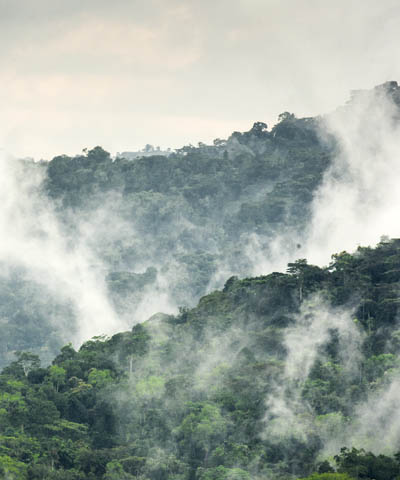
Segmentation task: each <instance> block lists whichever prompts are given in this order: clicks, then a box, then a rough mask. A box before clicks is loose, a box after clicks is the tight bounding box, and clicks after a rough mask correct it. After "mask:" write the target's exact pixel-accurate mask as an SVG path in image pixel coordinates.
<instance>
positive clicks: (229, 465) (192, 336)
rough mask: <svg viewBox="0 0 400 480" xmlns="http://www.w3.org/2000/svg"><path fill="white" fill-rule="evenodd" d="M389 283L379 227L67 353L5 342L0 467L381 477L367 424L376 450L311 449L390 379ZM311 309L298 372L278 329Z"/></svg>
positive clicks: (81, 474)
mask: <svg viewBox="0 0 400 480" xmlns="http://www.w3.org/2000/svg"><path fill="white" fill-rule="evenodd" d="M399 285H400V240H388V239H383V240H382V241H381V243H380V244H379V245H378V246H377V248H375V249H373V248H369V247H368V248H361V247H360V248H359V249H358V251H357V252H356V253H355V254H354V255H351V254H348V253H346V252H342V253H340V254H338V255H334V256H333V257H332V263H331V264H330V266H329V267H327V268H319V267H316V266H312V265H308V264H307V262H306V261H305V260H298V261H297V262H295V263H292V264H290V265H289V267H288V272H287V273H286V274H284V273H273V274H270V275H267V276H262V277H256V278H247V279H244V280H239V279H237V278H235V277H232V278H230V279H229V280H228V281H227V282H226V284H225V287H224V288H223V290H220V291H215V292H213V293H210V294H209V295H207V296H205V297H203V298H201V300H200V301H199V303H198V305H197V306H196V307H195V308H193V309H186V308H182V309H181V311H180V313H179V315H177V316H168V315H161V314H160V315H156V316H154V317H153V318H151V319H149V320H148V321H147V322H145V323H143V324H138V325H135V326H134V327H133V329H132V330H131V331H128V332H123V333H118V334H116V335H114V336H113V337H111V338H108V339H107V338H94V339H92V340H90V341H88V342H86V343H85V344H83V345H82V347H81V348H80V349H79V351H75V350H74V349H73V348H72V347H71V345H66V346H65V347H63V348H62V349H61V352H60V353H59V355H58V356H57V357H56V358H55V359H54V360H53V362H52V364H51V365H50V366H47V367H41V366H40V362H39V359H38V357H37V356H35V355H33V354H30V353H26V352H25V353H19V354H18V355H17V359H16V360H15V361H14V362H13V363H11V364H10V365H9V366H7V367H6V368H4V370H3V371H2V373H1V375H0V470H1V471H2V475H3V477H4V478H13V479H18V480H19V479H21V480H22V479H30V480H33V479H107V480H122V479H133V478H137V479H143V480H144V479H151V480H164V479H165V480H167V479H175V480H178V479H180V480H184V479H188V480H189V479H190V480H195V479H196V480H225V479H240V480H247V479H262V478H299V477H305V476H308V475H311V476H310V480H348V479H349V478H354V479H376V480H391V479H394V478H396V477H398V475H400V463H399V460H400V456H399V455H398V454H396V452H397V451H398V450H399V444H398V443H396V440H395V439H392V440H390V439H389V438H387V439H386V443H385V444H384V443H383V437H380V433H381V432H379V431H374V435H375V436H376V437H377V438H376V440H377V442H378V443H379V447H380V448H386V455H382V454H379V455H378V454H374V453H371V452H369V451H364V450H362V449H359V448H358V449H356V448H353V445H352V444H348V443H343V444H342V445H339V446H338V447H337V449H336V453H330V452H328V451H327V449H326V445H327V442H329V441H330V440H332V437H334V436H336V438H337V439H339V440H343V439H344V441H347V440H348V438H347V440H346V436H345V435H344V436H343V435H342V434H343V432H345V431H346V426H350V427H351V430H353V431H356V429H357V428H359V426H357V425H356V418H357V412H358V411H359V409H360V407H362V406H363V405H364V406H365V405H368V402H369V401H370V399H371V398H375V397H383V396H384V394H385V391H387V390H388V388H389V387H390V385H394V384H395V382H396V379H397V378H398V375H399V373H400V372H399V368H400V357H399V354H400V341H399V339H400V332H399V330H398V322H397V312H398V295H397V292H398V288H399ZM327 311H328V312H329V315H330V317H329V318H330V320H329V323H328V328H327V330H326V335H325V336H322V337H321V338H322V340H321V341H320V342H319V343H318V342H317V343H314V344H312V343H307V345H306V344H304V354H305V355H306V354H307V348H308V349H309V350H310V351H311V350H312V349H314V350H313V351H314V353H315V355H314V356H311V357H307V358H311V359H312V362H311V364H310V366H309V368H308V369H305V372H306V375H304V376H302V375H301V374H299V375H298V376H296V375H295V376H293V375H292V376H290V375H289V374H288V371H287V366H288V362H289V361H290V358H291V355H293V349H292V347H291V345H290V341H289V340H290V338H292V337H293V335H292V334H293V332H296V328H302V322H304V319H306V320H307V319H309V318H311V317H315V318H316V320H317V322H319V323H318V325H319V324H320V323H321V322H322V317H323V316H324V315H325V313H326V312H327ZM343 312H345V317H343V314H344V313H343ZM337 318H345V319H346V320H345V323H343V322H338V321H337ZM346 322H347V323H346ZM349 329H350V330H351V331H353V333H354V335H356V336H357V335H358V337H357V338H359V340H360V341H359V343H358V344H356V343H354V345H353V347H354V349H356V350H357V352H358V356H357V355H355V356H353V357H351V358H350V359H349V358H348V357H346V355H343V351H342V347H343V344H342V343H341V342H342V341H346V338H347V337H346V338H345V335H344V333H345V332H346V331H348V330H349ZM308 334H309V336H310V337H315V336H317V335H320V334H319V333H318V329H316V330H315V331H312V330H311V331H309V332H308ZM291 335H292V336H291ZM302 341H304V342H306V338H303V339H302ZM345 345H346V344H345ZM306 347H307V348H306ZM344 353H346V351H345V352H344ZM304 358H305V357H304ZM304 358H303V357H301V358H300V360H301V359H303V360H304ZM288 379H289V380H291V381H292V382H290V381H288ZM284 382H286V383H285V384H284V387H285V390H284V391H283V393H282V390H279V386H282V385H283V383H284ZM279 392H281V393H279ZM279 395H281V398H282V399H283V400H285V401H286V404H287V405H291V411H292V414H293V421H292V427H293V428H291V429H290V430H289V431H286V432H285V431H283V430H279V429H278V430H277V429H276V428H275V427H276V421H278V422H282V421H283V420H284V417H282V416H281V417H280V416H279V412H278V411H277V410H276V409H275V410H274V409H273V408H272V405H273V400H274V398H276V397H279ZM296 396H298V400H299V405H298V406H296V404H295V403H293V402H292V400H293V399H294V398H295V397H296ZM290 402H292V403H290ZM386 407H387V405H386ZM301 408H303V410H302V409H301ZM379 414H380V412H379V411H377V409H375V410H374V411H373V412H371V415H370V417H368V422H369V421H372V420H373V418H374V417H375V416H376V417H378V416H379ZM389 414H390V412H389ZM358 418H360V417H358ZM293 422H296V424H298V425H300V426H301V429H300V431H299V432H296V428H294V426H295V423H293ZM274 425H275V427H274ZM278 426H279V425H278ZM353 427H354V428H353ZM391 442H392V443H391ZM340 447H343V448H342V449H340ZM7 475H8V476H7Z"/></svg>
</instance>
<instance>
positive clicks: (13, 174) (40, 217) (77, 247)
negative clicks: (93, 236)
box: [0, 155, 126, 345]
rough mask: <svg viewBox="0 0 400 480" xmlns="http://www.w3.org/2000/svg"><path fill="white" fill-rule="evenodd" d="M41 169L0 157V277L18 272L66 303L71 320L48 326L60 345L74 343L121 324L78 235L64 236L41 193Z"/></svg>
mask: <svg viewBox="0 0 400 480" xmlns="http://www.w3.org/2000/svg"><path fill="white" fill-rule="evenodd" d="M44 176H45V171H44V165H41V164H33V163H31V162H24V161H18V160H15V159H13V158H10V157H7V156H4V155H3V156H2V157H1V158H0V191H1V193H0V196H1V209H0V228H1V231H2V232H4V234H3V236H2V237H1V240H0V263H1V265H2V273H1V274H2V276H4V277H5V278H7V275H8V272H9V271H10V270H15V269H18V271H19V272H21V275H22V276H23V277H24V278H25V279H26V280H27V281H29V282H33V283H34V284H37V285H39V286H40V288H42V289H43V295H46V292H47V295H50V296H51V297H53V298H54V299H55V300H56V302H59V303H61V304H66V305H71V306H72V311H73V316H74V318H73V319H70V322H71V323H68V321H67V319H64V323H61V324H56V325H53V328H55V329H57V330H58V334H59V335H60V337H61V338H62V339H63V340H64V341H67V340H68V341H72V342H73V343H74V344H75V345H79V344H80V343H82V342H83V341H84V340H86V339H88V338H90V337H91V336H92V335H94V334H100V333H113V332H115V331H117V330H118V329H121V328H124V327H125V326H126V325H125V324H124V323H123V322H121V321H120V319H118V317H117V316H116V314H115V312H114V310H113V308H112V306H111V304H110V302H109V300H108V298H107V292H106V285H105V281H104V275H102V266H101V264H99V260H98V258H96V256H95V255H94V253H93V251H91V249H90V248H89V247H88V245H87V243H86V242H85V238H84V237H80V238H76V237H70V236H69V235H68V232H67V231H65V230H64V229H63V226H62V225H61V224H60V222H59V221H58V219H57V216H56V214H55V211H54V207H53V205H51V203H50V202H49V201H48V199H46V197H45V196H43V194H42V184H43V179H44Z"/></svg>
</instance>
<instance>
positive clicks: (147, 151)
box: [116, 144, 172, 160]
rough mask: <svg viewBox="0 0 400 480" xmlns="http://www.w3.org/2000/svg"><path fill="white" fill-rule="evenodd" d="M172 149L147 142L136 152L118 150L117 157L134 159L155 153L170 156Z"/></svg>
mask: <svg viewBox="0 0 400 480" xmlns="http://www.w3.org/2000/svg"><path fill="white" fill-rule="evenodd" d="M171 153H172V150H171V149H170V148H167V150H161V148H160V147H155V148H154V147H153V145H150V144H147V145H146V146H145V147H144V148H143V149H142V150H138V151H136V152H117V155H116V157H117V158H126V159H127V160H134V159H135V158H140V157H152V156H154V155H161V156H163V157H168V156H169V155H171Z"/></svg>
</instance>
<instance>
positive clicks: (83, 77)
mask: <svg viewBox="0 0 400 480" xmlns="http://www.w3.org/2000/svg"><path fill="white" fill-rule="evenodd" d="M399 19H400V5H399V4H398V2H397V1H395V0H384V1H381V2H379V4H378V2H375V1H372V0H352V1H348V0H339V1H336V2H334V3H331V2H329V3H328V2H321V1H316V0H296V1H295V2H294V1H287V0H286V1H282V0H279V1H277V0H263V1H261V0H236V1H233V2H232V1H227V0H218V1H217V2H211V1H209V0H205V1H201V2H199V1H197V2H196V1H193V0H185V1H179V0H168V1H161V0H146V1H143V0H132V1H127V0H116V1H114V2H108V1H105V0H86V1H85V2H79V1H76V0H71V1H68V2H62V1H60V0H58V1H54V0H35V1H33V0H15V1H13V2H10V1H8V0H0V38H1V42H0V52H1V57H2V62H1V65H0V79H1V82H2V85H3V88H2V91H1V93H0V99H1V105H2V109H1V115H0V147H2V148H3V149H4V150H6V151H7V152H11V153H12V154H14V155H16V156H22V157H24V156H33V157H35V158H36V159H39V158H51V157H52V156H54V155H56V154H60V153H66V154H76V153H79V152H80V151H81V150H82V149H83V148H85V147H92V146H94V145H98V144H100V145H102V146H103V147H104V148H106V149H108V150H110V151H111V152H113V153H115V152H116V151H123V150H132V149H135V148H139V147H143V145H144V144H145V143H153V144H155V145H160V146H162V147H179V146H182V145H183V144H187V143H190V142H192V143H197V142H198V141H203V142H211V141H212V140H213V139H214V138H216V137H224V136H228V135H229V134H230V133H231V132H232V131H233V130H246V129H248V128H249V127H250V126H251V124H252V123H253V122H254V121H256V120H262V121H266V122H267V123H268V124H269V125H272V124H273V123H274V122H275V121H276V118H277V115H278V114H279V113H281V112H282V111H284V110H291V111H293V112H295V113H296V114H297V115H298V116H311V115H316V114H320V113H324V112H326V111H329V110H330V109H333V108H335V107H336V106H337V105H340V104H342V103H343V102H344V101H345V100H346V99H347V98H348V92H349V90H351V89H353V88H371V87H373V86H374V85H376V84H379V83H382V82H384V81H386V80H388V79H398V78H400V62H399V61H398V58H399V53H400V52H399V46H400V41H399V40H400V31H399V30H398V28H397V27H398V21H399Z"/></svg>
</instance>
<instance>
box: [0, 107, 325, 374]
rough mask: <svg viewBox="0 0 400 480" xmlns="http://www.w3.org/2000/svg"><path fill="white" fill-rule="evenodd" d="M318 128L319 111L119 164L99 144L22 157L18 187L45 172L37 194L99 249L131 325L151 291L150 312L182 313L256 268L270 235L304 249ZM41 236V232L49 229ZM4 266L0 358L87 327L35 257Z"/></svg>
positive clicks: (49, 351)
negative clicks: (36, 266) (33, 264)
mask: <svg viewBox="0 0 400 480" xmlns="http://www.w3.org/2000/svg"><path fill="white" fill-rule="evenodd" d="M318 132H319V130H318V120H317V119H297V118H295V117H294V115H292V114H288V113H285V114H282V115H281V117H280V121H279V123H278V124H277V125H276V126H275V127H273V128H272V129H271V130H268V129H267V127H266V125H265V124H263V123H260V122H258V123H255V124H254V126H253V128H252V129H251V130H249V131H248V132H245V133H239V132H235V133H233V134H232V136H231V137H230V138H229V139H228V140H219V139H218V140H216V141H215V142H214V145H212V146H207V145H203V144H200V145H199V146H198V147H192V146H187V147H183V148H182V149H180V150H178V151H177V152H175V153H173V154H171V155H170V156H168V157H165V156H150V157H143V158H138V159H134V160H126V159H123V158H117V159H114V160H113V159H112V158H111V157H110V155H109V154H108V153H107V152H105V151H104V150H103V149H102V148H100V147H95V148H94V149H92V150H89V151H87V152H84V153H83V154H82V155H78V156H75V157H68V156H65V155H62V156H58V157H56V158H54V159H53V160H52V161H50V162H48V163H46V162H44V163H43V162H42V163H37V164H33V163H29V162H25V163H22V164H21V165H22V167H21V168H22V171H23V172H24V173H23V175H22V178H20V179H19V180H18V182H17V183H18V184H20V183H23V182H24V181H25V178H30V177H32V176H34V175H35V174H36V173H35V171H37V173H38V172H41V174H42V175H43V178H44V179H43V182H42V183H40V184H39V185H38V186H36V187H35V188H36V194H38V195H39V200H38V201H39V202H41V203H42V205H44V207H43V208H44V209H50V210H51V212H52V211H53V209H54V210H55V215H56V216H55V219H54V220H56V221H58V222H59V225H60V232H61V234H62V236H63V242H64V243H65V244H66V245H67V246H68V248H71V249H74V248H78V250H79V248H80V246H81V243H82V242H83V243H84V245H83V247H84V250H85V252H86V251H90V252H91V262H94V263H95V264H96V265H95V266H96V267H99V268H97V273H96V275H97V276H98V283H102V282H103V281H105V284H106V287H107V292H106V296H107V298H108V299H110V301H111V303H112V306H113V308H114V310H115V311H116V314H117V315H118V316H119V317H121V318H124V319H125V322H126V324H128V325H132V324H133V323H135V322H137V321H138V320H140V321H143V320H145V319H146V318H147V317H148V314H147V313H146V312H147V310H146V305H148V304H149V303H150V304H152V303H154V299H155V298H161V297H162V298H164V299H165V302H164V304H161V305H160V306H159V307H158V309H156V310H153V312H156V311H158V310H159V311H163V310H165V308H166V307H165V304H166V303H167V304H171V308H174V309H175V310H176V309H177V307H178V306H186V307H187V306H193V305H195V303H196V302H197V301H198V298H200V296H202V295H204V294H205V293H207V292H208V291H210V290H212V289H214V288H217V287H222V285H223V284H224V282H225V281H226V278H228V277H229V276H231V275H238V276H241V277H243V276H249V275H252V272H253V270H254V268H255V258H254V255H253V252H252V251H251V250H249V245H251V244H252V241H254V240H255V241H256V242H257V245H256V247H254V248H256V249H257V250H258V252H259V254H260V255H265V256H266V257H268V254H269V242H270V241H271V239H273V238H275V237H276V236H277V235H281V234H285V233H288V232H290V236H288V238H290V241H289V242H288V245H287V247H288V248H292V249H294V250H296V245H297V244H299V243H301V241H302V235H303V233H304V229H305V226H306V224H307V221H308V220H309V216H310V212H309V209H310V203H311V201H312V198H313V193H314V192H315V189H316V188H317V187H318V185H319V184H320V182H321V179H322V175H323V173H324V171H325V170H326V168H327V166H328V165H329V162H330V160H331V156H332V154H331V151H332V148H333V147H332V145H328V143H327V142H326V141H322V140H320V139H319V136H318V135H319V133H318ZM30 195H31V194H30V193H29V192H28V198H27V202H28V201H29V198H30ZM34 214H35V212H32V215H34ZM37 228H40V225H39V227H37ZM52 228H53V227H52V226H51V225H50V227H49V229H50V230H51V229H52ZM88 232H89V233H88ZM34 234H35V235H38V236H39V237H40V235H42V237H43V238H44V239H45V238H46V235H48V232H46V231H45V232H43V233H41V232H40V231H39V232H34ZM85 235H86V236H85ZM254 236H255V237H254ZM83 237H84V240H82V238H83ZM77 246H78V247H77ZM44 255H46V252H44ZM44 261H45V259H44ZM4 270H5V271H7V272H8V273H7V275H5V277H4V279H1V282H2V285H0V295H1V296H2V299H3V301H2V302H1V305H0V314H1V319H2V323H3V324H4V330H3V331H6V332H7V333H6V334H5V335H3V336H2V337H1V339H0V365H5V364H6V363H7V362H9V361H10V360H12V358H13V352H14V351H18V350H30V351H33V352H36V353H38V354H39V355H40V356H41V358H43V359H45V360H47V361H50V360H51V358H52V357H53V355H54V354H55V353H56V352H57V350H58V348H59V347H60V346H61V345H63V344H64V343H65V342H66V341H70V340H72V338H73V336H74V335H75V333H76V331H77V330H78V329H79V322H81V321H82V320H81V319H80V317H79V312H77V309H76V307H75V306H74V305H73V300H74V299H73V298H68V297H67V298H65V296H64V297H63V295H62V294H63V292H62V291H61V290H60V295H56V294H55V292H54V288H53V285H52V284H51V280H50V279H49V280H48V281H47V280H46V279H45V278H43V274H41V277H40V281H41V283H38V282H37V281H36V279H35V278H34V276H32V275H31V272H30V269H29V265H25V264H23V263H22V264H18V263H17V264H14V263H12V262H7V263H6V264H5V265H4ZM49 273H50V274H51V273H52V272H49ZM60 289H62V286H61V287H60ZM15 305H17V308H15ZM143 305H144V307H143ZM171 308H170V310H171ZM143 309H144V310H145V313H141V312H142V310H143ZM97 333H99V334H101V333H103V332H102V331H99V332H97ZM85 339H86V338H85Z"/></svg>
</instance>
